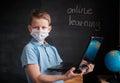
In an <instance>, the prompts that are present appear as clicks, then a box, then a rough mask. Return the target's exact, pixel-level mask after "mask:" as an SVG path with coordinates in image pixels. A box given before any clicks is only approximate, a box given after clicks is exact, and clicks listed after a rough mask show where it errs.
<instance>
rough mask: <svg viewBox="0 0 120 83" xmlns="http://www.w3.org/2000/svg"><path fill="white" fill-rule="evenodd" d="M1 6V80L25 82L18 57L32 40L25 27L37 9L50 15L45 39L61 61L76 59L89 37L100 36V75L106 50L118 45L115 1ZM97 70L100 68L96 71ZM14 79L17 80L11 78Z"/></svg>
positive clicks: (25, 0)
mask: <svg viewBox="0 0 120 83" xmlns="http://www.w3.org/2000/svg"><path fill="white" fill-rule="evenodd" d="M0 4H1V5H0V6H1V7H0V10H1V13H0V39H1V40H0V47H1V48H0V74H1V75H2V76H0V79H1V80H4V81H5V82H10V81H11V82H12V83H14V82H15V83H24V82H25V83H26V78H25V75H24V71H23V69H22V67H21V63H20V56H21V52H22V49H23V47H24V45H25V44H27V43H28V41H29V40H30V38H31V36H30V35H29V32H28V30H27V24H28V18H29V13H30V12H31V10H32V9H33V8H40V9H42V10H46V11H48V12H49V13H50V14H51V18H52V27H53V30H52V31H51V33H50V36H49V37H48V38H47V39H46V40H47V41H48V42H49V43H50V44H52V45H54V46H55V47H56V48H57V49H58V52H59V54H60V56H61V58H62V59H63V60H67V59H68V60H69V59H71V58H73V57H70V56H72V55H75V56H78V55H79V53H80V50H81V49H82V48H81V47H82V44H84V43H85V42H86V41H87V40H88V38H89V37H90V36H92V35H97V36H103V37H104V42H103V45H102V47H101V50H100V52H99V54H98V56H97V58H96V64H97V66H96V68H95V69H96V72H99V73H103V71H107V69H106V68H105V66H104V63H103V59H104V56H105V54H106V53H107V52H108V51H109V50H111V49H115V48H116V47H117V46H118V42H119V39H118V37H119V32H118V31H119V30H118V29H119V28H118V20H117V19H118V15H117V14H116V10H117V6H116V5H117V0H109V2H104V1H102V0H92V1H91V0H59V1H56V0H20V1H14V2H9V3H6V2H2V3H0ZM6 5H7V6H6ZM100 67H101V68H103V69H101V70H99V68H100ZM108 73H109V72H108ZM7 74H9V75H7ZM14 76H16V77H17V79H14V78H13V77H14ZM6 80H8V81H6ZM20 80H23V82H21V81H20ZM5 82H4V83H5Z"/></svg>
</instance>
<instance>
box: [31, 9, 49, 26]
mask: <svg viewBox="0 0 120 83" xmlns="http://www.w3.org/2000/svg"><path fill="white" fill-rule="evenodd" d="M33 18H38V19H39V18H43V19H46V20H48V22H49V24H51V17H50V14H48V13H47V12H45V11H41V10H39V9H33V10H32V12H31V15H30V19H29V24H31V22H32V19H33Z"/></svg>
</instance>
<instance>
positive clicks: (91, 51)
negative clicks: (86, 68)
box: [85, 36, 103, 62]
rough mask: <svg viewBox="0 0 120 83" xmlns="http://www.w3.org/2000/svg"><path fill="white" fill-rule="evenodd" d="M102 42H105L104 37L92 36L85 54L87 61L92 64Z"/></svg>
mask: <svg viewBox="0 0 120 83" xmlns="http://www.w3.org/2000/svg"><path fill="white" fill-rule="evenodd" d="M102 40H103V37H96V36H92V38H91V41H90V44H89V46H88V48H87V51H86V53H85V59H87V60H88V61H90V62H93V61H94V59H95V57H96V55H97V53H98V50H99V49H100V46H101V43H102Z"/></svg>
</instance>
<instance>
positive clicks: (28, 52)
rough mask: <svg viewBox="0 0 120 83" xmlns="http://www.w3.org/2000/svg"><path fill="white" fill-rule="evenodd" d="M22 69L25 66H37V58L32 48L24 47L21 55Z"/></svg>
mask: <svg viewBox="0 0 120 83" xmlns="http://www.w3.org/2000/svg"><path fill="white" fill-rule="evenodd" d="M21 63H22V67H25V65H27V64H38V58H37V55H36V52H35V49H34V48H33V47H32V46H26V47H24V49H23V52H22V55H21Z"/></svg>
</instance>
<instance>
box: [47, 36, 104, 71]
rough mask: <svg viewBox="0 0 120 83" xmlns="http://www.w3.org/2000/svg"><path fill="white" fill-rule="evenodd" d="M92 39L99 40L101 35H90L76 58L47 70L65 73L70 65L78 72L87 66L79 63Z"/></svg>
mask: <svg viewBox="0 0 120 83" xmlns="http://www.w3.org/2000/svg"><path fill="white" fill-rule="evenodd" d="M93 39H98V40H101V39H102V37H95V36H92V37H90V38H89V39H88V41H87V42H86V43H85V45H83V46H84V47H83V48H82V49H83V50H82V52H81V54H80V55H79V56H78V57H77V59H75V60H73V59H72V60H71V62H62V63H61V64H59V65H56V66H53V67H50V68H48V70H49V71H57V72H62V73H65V72H66V71H68V70H69V69H71V68H72V67H75V68H76V70H75V71H74V72H75V73H80V72H81V70H82V69H84V68H88V67H87V65H84V64H83V65H81V66H80V64H81V62H82V60H83V59H84V58H85V57H86V52H87V50H88V48H89V46H90V44H91V42H92V41H93ZM87 59H89V58H87ZM89 61H90V60H89Z"/></svg>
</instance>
